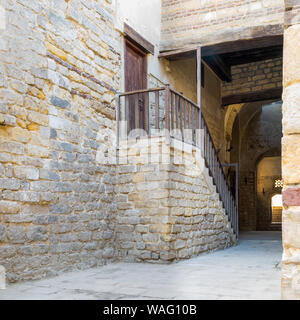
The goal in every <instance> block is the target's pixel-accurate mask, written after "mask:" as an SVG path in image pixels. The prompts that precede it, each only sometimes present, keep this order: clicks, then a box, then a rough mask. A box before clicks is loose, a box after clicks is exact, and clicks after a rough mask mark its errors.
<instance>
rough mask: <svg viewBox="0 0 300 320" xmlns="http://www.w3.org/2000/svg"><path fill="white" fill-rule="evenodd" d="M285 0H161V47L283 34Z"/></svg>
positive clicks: (178, 46)
mask: <svg viewBox="0 0 300 320" xmlns="http://www.w3.org/2000/svg"><path fill="white" fill-rule="evenodd" d="M283 15H284V0H239V1H234V0H222V1H220V0H162V39H161V50H172V49H178V48H183V47H188V46H195V45H196V44H197V43H201V44H213V43H217V42H226V41H233V40H238V39H242V38H249V37H250V38H251V37H257V36H259V33H260V32H261V31H262V30H264V32H266V33H268V34H281V33H282V31H283V20H284V17H283Z"/></svg>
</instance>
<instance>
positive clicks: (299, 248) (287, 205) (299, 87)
mask: <svg viewBox="0 0 300 320" xmlns="http://www.w3.org/2000/svg"><path fill="white" fill-rule="evenodd" d="M285 4H286V15H285V22H286V29H285V31H284V48H283V121H282V124H283V139H282V176H283V182H284V189H283V205H284V207H283V216H282V228H283V233H282V239H283V249H284V251H283V257H282V278H281V279H282V282H281V285H282V291H281V292H282V298H283V299H300V241H299V239H300V188H299V184H300V147H299V146H300V54H299V52H300V20H299V9H300V3H299V1H298V0H286V1H285Z"/></svg>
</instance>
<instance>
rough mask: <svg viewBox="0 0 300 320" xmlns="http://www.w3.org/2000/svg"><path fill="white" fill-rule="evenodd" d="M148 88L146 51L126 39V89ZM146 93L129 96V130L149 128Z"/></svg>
mask: <svg viewBox="0 0 300 320" xmlns="http://www.w3.org/2000/svg"><path fill="white" fill-rule="evenodd" d="M146 88H147V60H146V53H145V52H143V51H142V50H141V49H139V48H138V47H136V46H135V45H134V44H132V43H131V42H129V41H128V40H126V41H125V91H126V92H128V91H136V90H141V89H146ZM145 101H146V99H145V94H135V95H132V96H129V98H128V116H129V119H128V122H129V123H128V130H129V131H130V130H132V129H136V128H141V129H144V130H148V128H147V124H146V121H145V117H146V114H147V112H148V110H145V109H146V105H145Z"/></svg>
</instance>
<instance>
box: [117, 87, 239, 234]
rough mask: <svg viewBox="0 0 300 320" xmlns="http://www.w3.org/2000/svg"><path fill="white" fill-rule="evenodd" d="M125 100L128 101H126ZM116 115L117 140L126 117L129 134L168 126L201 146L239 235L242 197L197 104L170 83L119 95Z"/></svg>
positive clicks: (185, 139)
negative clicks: (229, 180) (232, 184)
mask: <svg viewBox="0 0 300 320" xmlns="http://www.w3.org/2000/svg"><path fill="white" fill-rule="evenodd" d="M122 99H124V100H125V103H122V101H121V100H122ZM116 118H117V121H118V124H117V136H118V137H117V138H118V142H117V143H119V135H120V121H122V120H125V123H126V124H127V131H126V132H127V134H128V133H129V132H130V131H131V130H133V129H143V130H144V131H145V132H146V133H147V134H148V135H151V134H152V130H153V129H156V130H162V129H168V130H169V131H170V136H172V137H174V138H176V139H181V140H182V141H184V142H186V143H191V144H193V145H194V146H196V147H199V148H200V150H201V154H202V156H203V158H204V160H205V164H206V167H207V168H208V170H209V173H210V175H211V177H212V179H213V182H214V184H215V186H216V189H217V192H218V194H219V196H220V200H221V201H222V203H223V206H224V209H225V211H226V214H227V216H228V218H229V221H230V222H231V225H232V228H233V230H234V232H235V234H236V235H237V236H238V206H237V202H238V199H237V196H236V198H235V197H234V196H233V195H232V192H231V190H230V187H229V185H228V183H227V180H226V177H225V173H224V169H223V165H222V164H221V162H220V159H219V155H218V151H217V150H216V148H215V145H214V143H213V139H212V137H211V134H210V132H209V128H208V125H207V123H206V121H205V118H204V116H203V113H202V112H201V109H200V108H199V106H198V105H197V104H195V103H194V102H193V101H191V100H190V99H188V98H186V97H185V96H184V95H183V94H181V93H179V92H177V91H175V90H173V89H171V88H170V87H169V86H167V87H159V88H153V89H144V90H137V91H132V92H126V93H122V94H119V95H118V106H117V117H116ZM236 188H238V186H237V185H236Z"/></svg>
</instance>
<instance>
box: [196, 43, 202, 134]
mask: <svg viewBox="0 0 300 320" xmlns="http://www.w3.org/2000/svg"><path fill="white" fill-rule="evenodd" d="M201 78H202V77H201V47H198V48H197V104H198V106H199V110H200V118H201V117H202V106H201ZM199 126H200V129H202V125H201V120H200V123H199Z"/></svg>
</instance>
